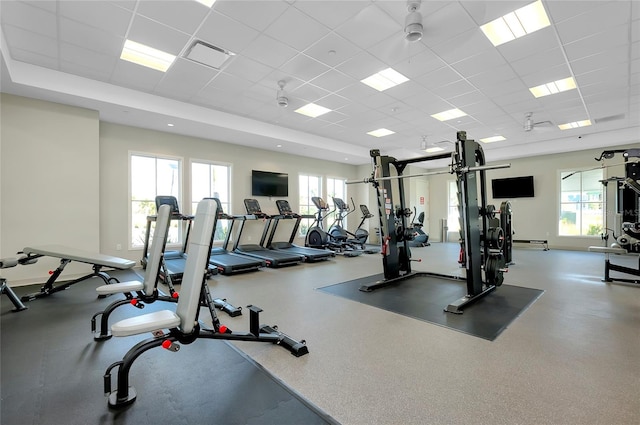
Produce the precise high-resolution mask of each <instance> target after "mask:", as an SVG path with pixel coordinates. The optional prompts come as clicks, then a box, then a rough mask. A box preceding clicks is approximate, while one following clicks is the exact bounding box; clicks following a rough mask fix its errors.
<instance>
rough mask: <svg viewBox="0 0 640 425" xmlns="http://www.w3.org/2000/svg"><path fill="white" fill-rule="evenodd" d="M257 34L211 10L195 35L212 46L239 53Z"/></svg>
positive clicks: (251, 29)
mask: <svg viewBox="0 0 640 425" xmlns="http://www.w3.org/2000/svg"><path fill="white" fill-rule="evenodd" d="M258 34H259V33H258V31H256V30H254V29H253V28H250V27H248V26H247V25H244V24H242V23H240V22H238V21H235V20H233V19H231V18H229V17H227V16H224V15H222V14H220V13H217V12H216V11H215V10H213V11H211V13H210V14H209V16H208V17H207V19H206V20H205V21H204V23H203V24H202V26H201V27H200V29H199V30H198V32H196V34H195V36H196V38H199V39H201V40H203V41H206V42H207V43H209V44H213V45H214V46H217V47H220V48H222V49H225V50H230V51H232V52H234V53H239V52H241V51H243V50H244V49H246V48H247V47H248V46H249V44H250V43H251V42H252V41H253V40H254V39H255V38H256V37H257V36H258Z"/></svg>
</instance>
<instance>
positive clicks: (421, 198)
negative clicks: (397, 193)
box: [420, 196, 424, 205]
mask: <svg viewBox="0 0 640 425" xmlns="http://www.w3.org/2000/svg"><path fill="white" fill-rule="evenodd" d="M420 205H424V196H421V197H420Z"/></svg>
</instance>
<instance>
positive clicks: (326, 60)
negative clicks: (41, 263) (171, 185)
mask: <svg viewBox="0 0 640 425" xmlns="http://www.w3.org/2000/svg"><path fill="white" fill-rule="evenodd" d="M542 2H543V5H544V7H545V9H546V11H547V13H548V15H549V18H550V20H551V23H552V25H551V26H550V27H547V28H544V29H542V30H539V31H537V32H535V33H532V34H529V35H527V36H525V37H522V38H520V39H517V40H514V41H511V42H508V43H505V44H503V45H500V46H498V47H494V46H493V45H492V44H491V43H490V42H489V40H488V39H487V38H486V37H485V36H484V34H483V33H482V31H480V29H479V26H480V25H482V24H484V23H487V22H489V21H491V20H493V19H495V18H497V17H499V16H502V15H504V14H505V13H509V12H511V11H513V10H515V9H517V8H519V7H522V6H524V5H526V4H528V3H530V1H424V2H423V4H422V5H421V9H420V11H421V12H422V14H423V17H424V19H423V24H424V29H425V32H424V37H423V38H422V40H420V41H419V42H414V43H410V42H408V41H406V40H404V38H403V36H404V34H403V25H404V19H405V16H406V14H407V3H406V1H404V0H396V1H392V0H391V1H382V0H378V1H371V0H354V1H345V0H341V1H337V0H315V1H314V0H297V1H293V0H290V1H282V0H218V1H217V2H216V3H215V4H214V6H213V7H212V8H211V9H209V8H207V7H205V6H203V5H201V4H200V3H198V2H196V1H193V0H181V1H148V0H130V1H127V0H124V1H101V0H94V1H74V0H70V1H66V0H58V1H55V0H51V1H46V0H45V1H17V0H3V1H1V2H0V8H1V9H0V11H1V18H0V24H1V27H2V57H3V63H4V66H5V67H6V69H7V70H8V72H5V73H3V76H2V91H4V92H9V93H15V94H22V95H29V96H31V97H38V98H42V99H46V100H52V101H59V102H63V103H69V104H74V105H78V106H83V107H90V108H93V109H96V110H99V111H100V116H101V119H103V120H105V121H111V122H117V123H122V124H128V125H138V126H142V127H146V128H154V129H158V130H161V131H171V132H177V133H182V134H188V135H193V136H199V137H206V138H210V139H214V140H221V141H225V142H230V143H238V144H245V145H250V146H259V147H262V148H266V149H274V150H276V149H278V148H277V147H276V145H283V149H285V150H286V151H287V152H291V153H296V154H300V155H306V156H312V157H321V158H326V159H333V160H336V161H344V162H349V163H354V164H361V163H366V162H368V150H369V149H371V148H381V149H382V150H383V151H384V152H385V153H389V154H392V155H396V156H398V157H400V158H405V157H409V156H418V155H423V154H424V153H423V152H421V151H420V146H421V143H422V141H423V138H424V137H426V140H427V142H428V143H435V142H439V141H442V140H452V139H453V138H455V132H456V130H465V131H467V133H468V135H469V137H471V138H475V139H479V138H484V137H490V136H494V135H502V136H504V137H505V138H506V140H505V141H503V142H497V143H492V144H489V145H485V150H486V151H487V152H488V154H487V158H489V159H495V160H498V159H506V158H515V157H522V156H526V155H533V154H539V153H553V152H561V151H571V150H578V149H584V148H592V147H605V146H609V145H614V144H620V143H634V142H638V141H639V139H640V110H639V104H640V2H637V1H628V0H627V1H625V0H621V1H590V0H584V1H579V0H578V1H563V0H542ZM126 39H132V40H134V41H137V42H140V43H143V44H147V45H149V46H152V47H154V48H156V49H160V50H164V51H166V52H168V53H171V54H174V55H177V56H178V59H177V60H176V61H175V62H174V64H173V65H172V66H171V67H170V68H169V70H168V71H167V72H166V73H162V72H159V71H155V70H152V69H148V68H144V67H141V66H139V65H135V64H132V63H130V62H126V61H123V60H120V59H119V57H120V53H121V51H122V46H123V44H124V41H125V40H126ZM195 40H201V41H204V42H206V43H209V44H212V45H215V46H218V47H220V48H223V49H226V50H229V51H231V52H233V53H234V54H235V55H233V56H232V57H231V58H230V59H229V60H228V61H227V62H226V63H225V64H224V65H223V66H222V69H220V70H217V69H213V68H209V67H206V66H203V65H201V64H198V63H195V62H192V61H190V60H188V59H185V58H183V57H182V55H183V54H184V53H185V52H186V51H187V50H188V48H189V47H190V46H191V44H192V43H193V42H194V41H195ZM387 67H392V68H394V69H396V70H397V71H398V72H400V73H402V74H404V75H405V76H407V77H408V78H409V79H410V81H408V82H406V83H404V84H401V85H399V86H396V87H394V88H391V89H388V90H386V91H384V92H378V91H376V90H374V89H372V88H370V87H368V86H365V85H364V84H362V83H361V82H360V80H361V79H363V78H366V77H368V76H369V75H371V74H373V73H375V72H377V71H380V70H382V69H384V68H387ZM5 74H9V75H5ZM63 75H64V78H63ZM569 76H573V77H574V78H575V80H576V82H577V85H578V89H577V90H571V91H567V92H563V93H558V94H555V95H551V96H546V97H542V98H538V99H536V98H534V97H533V95H532V94H531V93H530V92H529V87H533V86H537V85H540V84H544V83H548V82H551V81H555V80H558V79H563V78H566V77H569ZM280 80H284V81H285V82H286V85H285V88H284V89H285V92H286V95H287V97H288V98H289V106H288V107H287V108H282V107H279V106H278V105H277V103H276V99H275V98H276V92H277V90H278V81H280ZM63 81H64V82H68V85H69V86H70V87H68V88H65V84H63V83H62V82H63ZM112 86H120V87H121V88H122V89H121V90H113V89H110V87H112ZM79 87H82V89H83V92H81V91H80V90H79V89H78V88H79ZM158 99H163V100H162V101H158ZM309 102H314V103H316V104H319V105H322V106H324V107H327V108H330V109H332V112H330V113H328V114H326V115H323V116H320V117H318V118H315V119H312V118H308V117H305V116H302V115H299V114H296V113H295V112H294V110H295V109H297V108H298V107H300V106H303V105H304V104H306V103H309ZM452 108H459V109H461V110H463V111H464V112H466V113H467V114H468V116H465V117H461V118H459V119H455V120H451V121H447V122H443V123H441V122H439V121H437V120H435V119H434V118H432V117H431V115H432V114H435V113H438V112H442V111H444V110H447V109H452ZM185 111H190V113H189V114H187V113H186V112H185ZM527 112H533V119H534V122H539V123H542V124H540V125H538V126H534V128H533V130H532V131H530V132H526V131H525V130H524V125H523V124H524V119H525V114H526V113H527ZM228 114H233V115H234V116H236V119H234V120H230V119H229V115H228ZM584 119H591V120H592V122H593V125H592V126H590V127H585V128H581V129H574V130H567V131H561V130H559V129H558V127H557V125H559V124H563V123H567V122H572V121H579V120H584ZM169 122H172V123H173V124H174V127H171V128H168V127H167V124H168V123H169ZM381 127H384V128H388V129H390V130H392V131H394V132H395V134H393V135H390V136H386V137H383V138H375V137H372V136H369V135H367V134H366V132H368V131H371V130H375V129H377V128H381ZM578 136H583V137H582V138H580V139H578ZM441 146H442V147H445V148H447V149H451V145H449V144H442V145H441ZM345 158H348V159H345Z"/></svg>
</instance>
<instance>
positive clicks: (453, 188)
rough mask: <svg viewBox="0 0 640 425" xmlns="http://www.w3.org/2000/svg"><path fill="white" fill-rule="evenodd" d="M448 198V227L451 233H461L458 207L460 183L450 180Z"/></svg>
mask: <svg viewBox="0 0 640 425" xmlns="http://www.w3.org/2000/svg"><path fill="white" fill-rule="evenodd" d="M447 184H448V193H449V196H448V198H447V205H448V213H447V227H448V228H449V230H448V231H449V232H459V231H460V208H459V207H458V205H459V202H458V182H457V181H456V180H450V181H449V182H448V183H447Z"/></svg>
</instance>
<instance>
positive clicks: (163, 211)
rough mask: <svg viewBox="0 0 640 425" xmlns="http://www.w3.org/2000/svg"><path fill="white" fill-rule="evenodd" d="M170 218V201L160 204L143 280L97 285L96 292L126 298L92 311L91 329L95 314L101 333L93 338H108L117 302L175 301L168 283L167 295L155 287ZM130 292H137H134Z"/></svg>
mask: <svg viewBox="0 0 640 425" xmlns="http://www.w3.org/2000/svg"><path fill="white" fill-rule="evenodd" d="M170 221H171V207H170V206H169V205H161V206H160V208H159V209H158V216H157V218H156V227H155V230H154V232H153V240H152V242H151V249H150V250H149V257H148V259H147V268H146V270H145V274H144V280H143V281H138V280H132V281H127V282H118V283H112V284H109V285H102V286H98V287H97V288H96V292H97V293H98V296H103V297H105V296H107V295H113V294H124V295H125V298H124V299H121V300H117V301H114V302H113V303H111V304H109V305H108V306H107V307H106V308H105V309H104V310H102V311H99V312H98V313H96V314H94V315H93V317H92V318H91V331H92V332H94V333H95V331H96V318H97V317H98V316H101V319H100V333H99V334H96V335H94V337H93V338H94V339H95V340H96V341H104V340H106V339H109V338H111V334H110V333H109V316H110V315H111V313H112V312H113V311H114V310H115V309H116V308H117V307H119V306H121V305H125V304H132V305H133V306H135V307H138V308H144V305H145V304H144V303H146V304H151V303H152V302H154V301H158V300H161V301H177V298H178V293H177V292H175V291H174V290H173V286H171V287H170V294H169V296H165V295H164V294H162V295H161V294H160V293H159V291H158V279H159V278H160V269H161V268H162V267H163V264H164V261H163V257H164V250H165V247H166V245H167V235H168V234H169V223H170ZM133 292H135V293H136V296H135V297H134V296H133V294H132V293H133Z"/></svg>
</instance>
